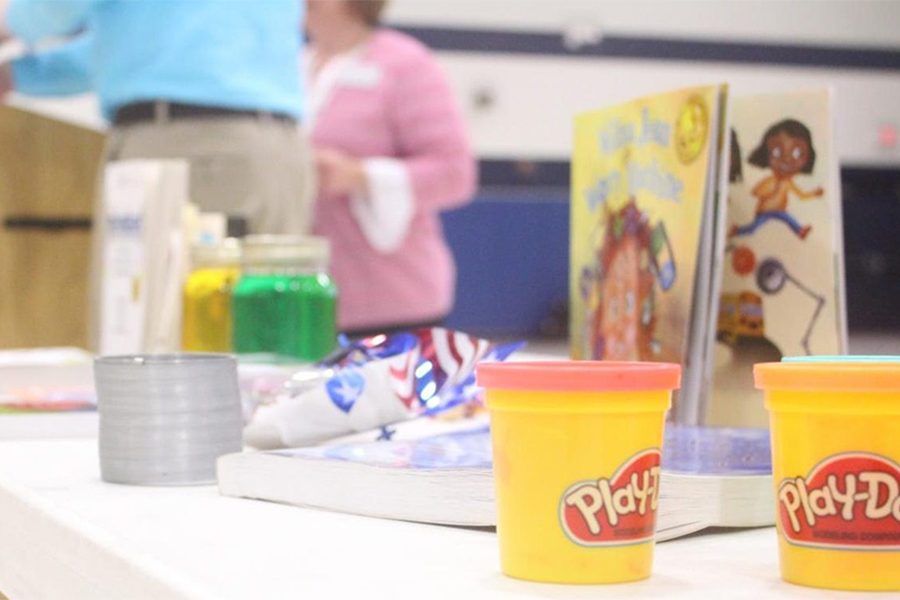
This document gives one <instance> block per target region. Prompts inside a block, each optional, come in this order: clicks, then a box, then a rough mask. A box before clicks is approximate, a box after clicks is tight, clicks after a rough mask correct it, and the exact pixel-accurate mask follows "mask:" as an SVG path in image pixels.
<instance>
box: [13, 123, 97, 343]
mask: <svg viewBox="0 0 900 600" xmlns="http://www.w3.org/2000/svg"><path fill="white" fill-rule="evenodd" d="M102 151H103V134H102V133H100V132H97V131H94V130H90V129H85V128H81V127H78V126H76V125H71V124H68V123H62V122H59V121H55V120H52V119H48V118H46V117H42V116H40V115H35V114H32V113H29V112H26V111H23V110H19V109H16V108H12V107H8V106H0V347H7V348H9V347H33V346H51V345H53V346H55V345H74V346H81V347H84V346H85V345H86V337H87V331H86V315H87V306H86V295H87V281H88V264H89V257H90V232H89V230H86V229H74V230H73V229H62V230H59V231H53V230H45V229H40V228H34V227H25V228H10V227H8V226H7V225H8V224H9V222H10V219H11V218H23V217H24V218H26V219H29V220H33V219H34V218H37V219H38V220H44V221H46V220H50V221H53V220H56V219H61V220H66V221H71V220H72V219H75V220H78V219H82V220H84V219H89V218H90V217H91V214H92V206H93V198H94V184H95V180H96V174H97V166H98V164H99V162H100V159H101V155H102Z"/></svg>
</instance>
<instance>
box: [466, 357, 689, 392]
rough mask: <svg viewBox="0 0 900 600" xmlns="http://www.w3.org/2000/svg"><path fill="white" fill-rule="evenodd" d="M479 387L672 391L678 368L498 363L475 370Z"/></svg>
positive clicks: (634, 364) (612, 363)
mask: <svg viewBox="0 0 900 600" xmlns="http://www.w3.org/2000/svg"><path fill="white" fill-rule="evenodd" d="M475 373H476V379H477V381H478V385H481V386H483V387H486V388H498V389H507V390H558V391H571V392H590V391H629V392H630V391H643V390H674V389H678V387H679V386H680V385H681V366H679V365H676V364H672V363H654V362H620V361H605V360H604V361H599V360H570V361H537V362H497V363H482V364H480V365H478V366H477V367H476V371H475Z"/></svg>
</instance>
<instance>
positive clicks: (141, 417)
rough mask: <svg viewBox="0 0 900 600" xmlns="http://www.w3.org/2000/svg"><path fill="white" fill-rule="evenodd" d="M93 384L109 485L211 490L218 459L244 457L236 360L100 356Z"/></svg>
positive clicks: (190, 356) (102, 464)
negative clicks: (204, 486)
mask: <svg viewBox="0 0 900 600" xmlns="http://www.w3.org/2000/svg"><path fill="white" fill-rule="evenodd" d="M94 379H95V384H96V387H97V409H98V412H99V414H100V475H101V477H102V478H103V480H104V481H109V482H112V483H130V484H136V485H190V484H201V483H213V482H215V480H216V459H217V458H218V457H219V456H221V455H223V454H227V453H229V452H240V450H241V427H242V422H241V400H240V391H239V388H238V379H237V361H236V360H235V358H234V357H233V356H230V355H228V354H190V353H188V354H147V355H133V356H103V357H99V358H97V359H96V360H95V361H94Z"/></svg>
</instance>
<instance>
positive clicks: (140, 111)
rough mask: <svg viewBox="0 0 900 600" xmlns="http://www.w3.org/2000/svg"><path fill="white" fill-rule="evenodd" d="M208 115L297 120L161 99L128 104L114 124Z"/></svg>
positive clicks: (279, 115)
mask: <svg viewBox="0 0 900 600" xmlns="http://www.w3.org/2000/svg"><path fill="white" fill-rule="evenodd" d="M208 117H253V118H257V119H260V120H265V119H272V120H275V121H279V122H282V123H288V124H296V122H297V120H296V119H294V117H292V116H290V115H287V114H284V113H277V112H267V111H262V110H241V109H235V108H222V107H219V106H200V105H197V104H179V103H177V102H162V101H160V102H134V103H132V104H126V105H125V106H123V107H121V108H120V109H119V110H117V111H116V116H115V117H114V118H113V124H114V125H134V124H136V123H147V122H153V121H165V120H167V119H169V120H175V119H196V118H208Z"/></svg>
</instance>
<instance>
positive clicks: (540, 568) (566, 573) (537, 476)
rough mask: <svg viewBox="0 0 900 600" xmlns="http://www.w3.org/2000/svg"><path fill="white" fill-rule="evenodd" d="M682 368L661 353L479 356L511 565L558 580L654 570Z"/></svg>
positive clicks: (525, 575)
mask: <svg viewBox="0 0 900 600" xmlns="http://www.w3.org/2000/svg"><path fill="white" fill-rule="evenodd" d="M680 376H681V369H680V367H679V366H678V365H672V364H664V363H637V362H634V363H629V362H596V361H572V362H506V363H485V364H482V365H479V366H478V368H477V378H478V383H479V385H481V386H483V387H484V388H485V390H486V403H487V407H488V409H489V411H490V416H491V441H492V445H493V459H494V480H495V486H496V495H497V536H498V538H499V542H500V564H501V568H502V570H503V572H504V573H505V574H507V575H509V576H511V577H516V578H520V579H528V580H532V581H546V582H557V583H614V582H623V581H634V580H638V579H644V578H646V577H649V575H650V571H651V568H652V564H653V535H654V532H655V527H656V510H657V503H658V498H659V475H660V471H659V469H660V448H661V447H662V440H663V426H664V421H665V413H666V410H667V409H668V408H669V405H670V398H671V391H672V390H673V389H676V388H677V387H678V385H679V382H680Z"/></svg>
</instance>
